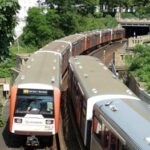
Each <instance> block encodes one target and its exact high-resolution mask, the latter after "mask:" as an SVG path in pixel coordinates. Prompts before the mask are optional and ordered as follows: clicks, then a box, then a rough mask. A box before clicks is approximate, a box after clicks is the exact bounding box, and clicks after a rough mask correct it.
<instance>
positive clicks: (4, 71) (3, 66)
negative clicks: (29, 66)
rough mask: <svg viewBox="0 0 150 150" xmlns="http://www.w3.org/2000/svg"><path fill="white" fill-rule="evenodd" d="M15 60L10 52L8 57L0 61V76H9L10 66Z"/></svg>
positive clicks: (13, 64)
mask: <svg viewBox="0 0 150 150" xmlns="http://www.w3.org/2000/svg"><path fill="white" fill-rule="evenodd" d="M15 62H16V56H15V55H14V54H10V56H9V57H7V58H5V59H3V61H1V62H0V70H1V71H0V78H4V77H11V68H12V67H14V66H15V65H16V64H15Z"/></svg>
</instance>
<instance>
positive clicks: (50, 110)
mask: <svg viewBox="0 0 150 150" xmlns="http://www.w3.org/2000/svg"><path fill="white" fill-rule="evenodd" d="M124 37H125V30H124V29H123V28H119V27H118V28H114V29H106V30H96V31H89V32H83V33H78V34H74V35H70V36H67V37H64V38H61V39H59V40H55V41H52V42H50V43H48V44H47V45H46V46H44V47H42V48H41V49H39V50H38V51H37V52H35V53H33V54H32V55H31V56H30V58H29V59H28V61H27V62H26V65H25V66H24V67H23V69H22V70H21V72H20V73H19V75H18V77H17V78H16V80H15V82H14V85H13V86H12V88H11V93H10V121H9V122H10V123H9V128H10V132H11V133H14V134H20V135H27V136H28V137H29V138H27V145H38V144H39V142H38V140H37V138H36V136H40V135H43V136H46V135H55V134H57V133H58V126H59V114H60V97H61V82H62V76H63V74H64V73H65V71H66V69H67V67H68V60H69V58H70V56H76V55H79V54H82V53H84V52H85V51H87V50H89V49H93V48H94V47H96V46H99V45H102V44H105V43H110V42H111V41H116V40H122V39H123V38H124Z"/></svg>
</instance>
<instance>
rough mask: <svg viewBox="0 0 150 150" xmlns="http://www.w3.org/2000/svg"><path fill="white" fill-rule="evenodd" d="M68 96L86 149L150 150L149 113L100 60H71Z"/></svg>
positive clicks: (80, 57) (83, 58)
mask: <svg viewBox="0 0 150 150" xmlns="http://www.w3.org/2000/svg"><path fill="white" fill-rule="evenodd" d="M68 94H69V96H68V97H69V99H71V101H72V106H73V107H72V109H73V110H74V114H75V120H76V123H77V126H78V130H79V133H80V136H81V139H82V141H83V142H84V146H85V149H88V150H105V149H107V150H148V149H150V145H149V144H150V109H149V106H148V105H147V104H146V103H145V102H143V101H141V100H140V99H139V98H138V97H137V96H136V95H135V94H134V93H133V92H132V91H131V90H130V89H129V88H128V87H127V86H125V85H124V84H123V83H122V82H121V81H120V80H119V79H118V78H117V77H116V76H115V75H114V74H113V73H112V72H111V71H110V70H109V69H108V68H107V67H106V66H105V65H104V64H103V63H102V62H101V61H100V60H99V59H98V58H95V57H93V56H84V55H80V56H75V57H71V58H70V59H69V69H68Z"/></svg>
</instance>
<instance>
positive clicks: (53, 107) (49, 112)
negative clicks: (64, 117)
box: [9, 51, 61, 146]
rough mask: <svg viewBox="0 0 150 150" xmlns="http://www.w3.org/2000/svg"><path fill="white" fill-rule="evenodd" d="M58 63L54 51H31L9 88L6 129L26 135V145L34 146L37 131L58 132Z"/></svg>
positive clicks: (43, 132) (57, 56) (48, 134)
mask: <svg viewBox="0 0 150 150" xmlns="http://www.w3.org/2000/svg"><path fill="white" fill-rule="evenodd" d="M60 66H61V65H60V55H58V54H57V53H51V52H45V51H37V52H35V53H34V54H32V55H31V57H30V58H29V60H28V61H27V63H26V65H25V66H24V68H23V70H22V72H21V73H20V74H19V76H18V77H17V78H16V80H15V83H14V85H13V87H12V88H11V97H10V124H9V128H10V132H12V133H14V134H20V135H27V136H28V138H27V145H32V146H37V145H38V144H39V141H38V139H37V137H36V136H38V135H40V136H50V135H54V134H57V133H58V126H59V116H60V114H59V113H60V84H61V68H60Z"/></svg>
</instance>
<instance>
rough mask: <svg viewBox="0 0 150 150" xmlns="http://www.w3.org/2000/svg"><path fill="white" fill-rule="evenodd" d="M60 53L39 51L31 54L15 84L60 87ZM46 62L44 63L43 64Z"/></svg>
mask: <svg viewBox="0 0 150 150" xmlns="http://www.w3.org/2000/svg"><path fill="white" fill-rule="evenodd" d="M59 58H60V55H58V54H56V53H51V52H40V51H37V52H35V53H34V54H32V55H31V56H30V58H29V59H28V61H27V62H26V65H25V66H24V67H23V69H22V71H21V72H20V74H19V75H18V77H17V78H16V80H15V84H18V85H19V84H27V83H28V84H29V83H30V84H31V83H36V84H45V85H51V86H52V87H60V78H61V70H60V66H59V65H60V59H59ZM43 64H44V65H43Z"/></svg>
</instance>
